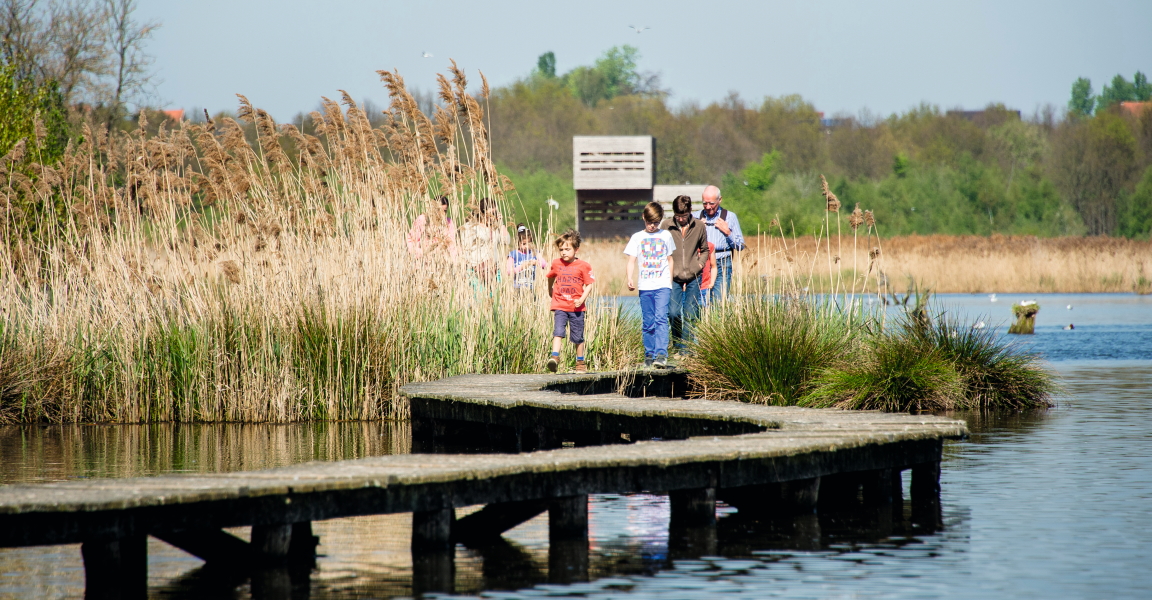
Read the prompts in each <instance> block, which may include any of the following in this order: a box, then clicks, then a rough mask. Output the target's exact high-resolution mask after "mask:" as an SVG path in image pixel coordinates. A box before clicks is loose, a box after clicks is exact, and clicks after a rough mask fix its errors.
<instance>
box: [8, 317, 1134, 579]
mask: <svg viewBox="0 0 1152 600" xmlns="http://www.w3.org/2000/svg"><path fill="white" fill-rule="evenodd" d="M939 299H940V301H941V302H943V303H944V304H945V305H946V306H947V307H949V308H950V309H952V310H955V311H960V312H963V313H966V314H968V315H969V316H970V317H971V320H973V321H976V320H983V321H985V322H986V323H987V324H988V325H989V326H993V327H997V328H999V329H1006V328H1007V324H1008V321H1009V319H1010V318H1011V308H1010V307H1011V304H1012V302H1014V301H1018V300H1023V299H1033V300H1038V301H1039V302H1040V304H1041V306H1042V310H1041V312H1040V315H1039V319H1038V326H1037V329H1036V335H1034V336H1024V337H1022V338H1020V339H1019V340H1018V341H1019V343H1022V344H1025V345H1027V346H1029V347H1031V348H1033V349H1035V350H1036V351H1038V352H1040V353H1042V354H1043V355H1044V356H1045V357H1047V358H1048V360H1049V361H1050V363H1051V367H1052V369H1053V370H1055V371H1056V372H1058V373H1059V374H1060V375H1061V377H1062V378H1063V383H1064V386H1065V391H1064V393H1063V394H1061V396H1060V397H1059V399H1058V402H1059V403H1058V406H1057V407H1055V408H1053V409H1051V410H1048V411H1043V412H1035V413H1026V414H1004V415H992V416H983V417H982V416H979V415H959V416H961V417H963V418H966V419H967V420H968V423H969V426H970V428H971V430H972V436H971V437H970V438H969V439H967V440H964V441H960V442H951V443H949V444H947V445H946V446H945V461H944V464H943V474H942V487H943V492H942V497H941V499H942V503H943V513H944V524H945V527H944V529H943V530H942V531H940V532H937V533H934V534H930V535H924V534H920V533H917V532H915V531H896V532H881V533H879V534H878V533H877V532H876V530H875V529H874V528H869V527H867V526H865V525H861V524H860V523H855V522H844V521H839V520H837V519H835V518H833V517H831V516H828V515H821V516H820V517H819V519H818V522H814V523H811V524H808V526H809V527H810V528H811V529H810V531H813V532H815V533H814V534H813V535H812V536H809V539H808V541H807V542H805V543H800V544H798V543H796V542H795V541H794V540H793V541H787V540H782V539H779V537H778V536H777V537H774V536H773V535H771V532H759V533H758V532H756V531H754V530H755V526H754V525H749V524H746V523H743V522H742V521H741V520H740V519H741V517H740V515H739V514H738V513H737V511H735V510H734V509H731V508H727V507H721V508H720V510H719V512H720V513H721V517H722V518H721V519H720V523H721V525H720V527H719V531H720V533H719V537H720V539H719V541H720V543H719V546H718V548H719V550H718V555H717V556H714V557H711V556H709V557H704V558H702V559H694V560H673V559H671V558H670V557H669V555H668V534H667V525H668V514H669V509H668V503H667V498H666V497H662V496H653V495H644V494H637V495H628V496H617V495H600V496H593V497H592V498H591V504H590V537H591V544H592V556H591V566H590V574H591V576H592V581H590V582H588V583H579V584H571V585H550V584H547V583H544V582H546V581H547V576H546V574H547V566H548V556H547V549H548V528H547V517H546V515H545V516H541V517H539V518H537V519H534V520H532V521H529V522H528V523H525V524H524V525H522V526H520V527H518V528H516V529H514V530H512V531H511V532H509V533H508V534H507V535H506V538H507V539H508V540H509V542H510V543H509V545H508V546H507V547H505V548H503V549H502V550H501V553H500V554H499V555H497V556H488V557H484V556H481V555H480V554H477V553H475V552H472V551H469V550H465V549H463V548H460V549H458V551H457V561H456V564H457V582H456V589H457V590H458V591H459V592H461V595H464V596H472V597H476V596H480V597H485V598H539V597H549V598H604V599H606V598H628V599H638V598H654V597H659V598H660V599H661V600H673V599H678V598H684V599H703V598H712V597H716V596H719V595H725V596H735V597H747V598H763V597H783V598H855V597H891V598H926V597H948V598H955V597H961V598H1008V597H1011V598H1148V597H1150V592H1149V590H1152V568H1149V564H1152V425H1150V424H1149V415H1150V414H1152V297H1139V296H1132V295H1123V294H1115V295H1111V294H1094V295H1083V294H1081V295H1075V294H1039V295H1001V296H999V297H998V298H997V302H995V303H993V302H991V301H990V299H989V298H988V297H987V296H982V295H981V296H976V295H943V296H940V297H939ZM1068 305H1071V306H1072V309H1070V310H1069V309H1067V308H1066V306H1068ZM1069 323H1073V324H1074V325H1075V329H1073V330H1065V329H1064V326H1066V325H1067V324H1069ZM409 447H410V432H409V431H408V429H407V428H406V426H404V425H401V424H387V423H385V424H378V423H373V424H365V423H332V424H308V425H290V426H285V425H279V426H277V425H262V426H251V425H248V426H241V425H227V426H173V425H160V426H88V427H30V428H15V427H9V428H0V483H14V482H30V481H47V480H56V479H66V478H80V477H90V478H98V477H120V476H139V475H152V474H158V473H168V472H218V471H235V470H247V469H256V468H266V467H272V466H278V465H284V464H291V463H295V462H303V461H310V460H339V459H343V458H354V457H360V456H368V455H378V454H390V453H401V452H407V451H408V449H409ZM750 528H751V529H750ZM409 532H410V517H409V516H408V515H387V516H378V517H362V518H354V519H339V520H334V521H327V522H322V523H317V524H316V533H317V534H318V535H320V536H321V545H320V548H319V552H320V553H321V556H320V558H319V560H318V568H317V570H316V571H315V572H314V573H313V575H312V580H311V590H310V591H305V594H306V595H310V597H311V598H333V599H346V598H347V599H350V598H388V597H400V596H406V595H410V594H411V560H410V558H409V554H408V543H409ZM749 532H751V533H749ZM235 533H237V534H238V535H241V536H244V535H246V532H245V531H244V530H236V531H235ZM201 564H202V563H201V562H200V561H199V560H197V559H195V558H192V557H191V556H189V555H187V554H184V553H183V552H181V551H179V550H176V549H174V548H172V547H170V546H167V545H165V544H163V543H161V542H158V541H154V540H151V541H150V542H149V583H150V595H151V596H153V597H157V598H194V597H205V598H219V597H236V598H247V597H251V595H252V592H251V589H250V587H249V586H248V585H247V584H245V583H242V584H240V585H239V586H238V587H234V588H233V587H229V588H226V589H221V588H219V587H215V586H214V585H213V584H212V583H211V582H207V581H205V580H204V578H203V577H202V576H201V575H202V573H201V571H200V570H199V567H200V565H201ZM83 581H84V574H83V565H82V562H81V560H80V551H79V547H78V546H53V547H42V548H21V549H3V550H0V598H78V597H82V596H83Z"/></svg>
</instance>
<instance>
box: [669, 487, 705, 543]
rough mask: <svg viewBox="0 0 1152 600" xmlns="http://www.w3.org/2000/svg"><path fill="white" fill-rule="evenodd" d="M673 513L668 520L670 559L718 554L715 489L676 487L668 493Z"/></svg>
mask: <svg viewBox="0 0 1152 600" xmlns="http://www.w3.org/2000/svg"><path fill="white" fill-rule="evenodd" d="M668 500H669V504H671V507H670V508H671V510H672V515H671V518H670V519H669V523H668V554H669V557H670V558H674V559H675V558H699V557H701V556H707V555H714V554H716V547H717V544H716V488H714V487H707V488H697V489H689V490H675V491H673V492H671V493H669V494H668Z"/></svg>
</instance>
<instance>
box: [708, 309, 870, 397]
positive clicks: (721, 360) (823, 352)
mask: <svg viewBox="0 0 1152 600" xmlns="http://www.w3.org/2000/svg"><path fill="white" fill-rule="evenodd" d="M695 334H696V341H695V343H694V345H693V348H692V357H691V358H690V359H689V360H688V362H687V364H686V366H688V367H689V368H690V369H691V370H692V373H693V375H692V376H693V379H694V380H695V382H696V384H697V386H698V387H699V388H700V389H701V390H703V391H704V392H705V393H706V395H714V396H718V397H729V398H739V399H742V400H750V401H756V402H764V403H768V404H779V405H789V404H795V403H796V402H797V400H798V399H799V398H800V397H801V396H802V395H803V394H804V392H805V391H806V390H807V387H808V384H809V382H810V380H811V379H812V378H813V377H814V376H815V375H816V374H817V373H818V372H820V371H821V370H823V369H825V368H828V367H830V366H832V365H833V364H835V363H836V362H837V361H838V360H839V359H840V358H841V357H842V356H843V355H844V354H845V353H847V352H849V351H850V349H851V347H852V345H853V338H852V334H851V331H850V330H849V328H848V326H847V323H846V321H845V320H844V319H842V318H840V317H838V316H836V315H835V314H834V313H831V312H830V311H829V310H828V307H826V306H822V305H820V304H817V303H815V302H811V301H808V300H795V299H794V300H783V299H778V298H767V297H763V296H759V295H756V296H749V297H736V296H734V297H731V298H730V299H729V300H728V301H726V302H723V303H720V304H718V305H716V306H714V307H713V308H711V309H709V310H708V311H706V312H705V314H704V317H703V318H702V319H701V321H700V323H699V325H698V326H697V327H696V330H695Z"/></svg>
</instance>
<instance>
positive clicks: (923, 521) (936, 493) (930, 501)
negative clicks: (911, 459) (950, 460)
mask: <svg viewBox="0 0 1152 600" xmlns="http://www.w3.org/2000/svg"><path fill="white" fill-rule="evenodd" d="M911 487H912V522H913V523H914V524H916V525H919V526H920V527H921V528H922V529H924V530H925V531H937V530H939V529H940V528H941V527H943V525H944V523H943V516H942V515H941V513H940V461H934V462H927V463H921V464H918V465H912V486H911Z"/></svg>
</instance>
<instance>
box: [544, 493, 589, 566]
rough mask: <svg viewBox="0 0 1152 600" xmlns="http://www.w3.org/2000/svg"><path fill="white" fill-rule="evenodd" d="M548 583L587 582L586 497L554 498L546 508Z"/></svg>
mask: <svg viewBox="0 0 1152 600" xmlns="http://www.w3.org/2000/svg"><path fill="white" fill-rule="evenodd" d="M548 581H549V582H551V583H573V582H577V581H588V496H586V495H580V496H568V497H565V498H555V499H553V500H552V504H551V505H550V506H549V507H548Z"/></svg>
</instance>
